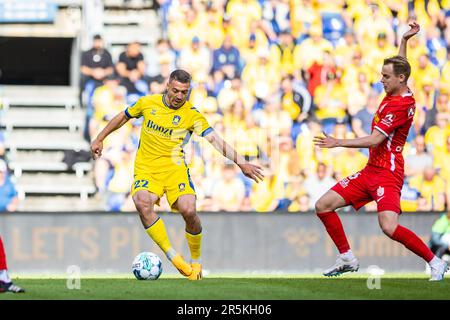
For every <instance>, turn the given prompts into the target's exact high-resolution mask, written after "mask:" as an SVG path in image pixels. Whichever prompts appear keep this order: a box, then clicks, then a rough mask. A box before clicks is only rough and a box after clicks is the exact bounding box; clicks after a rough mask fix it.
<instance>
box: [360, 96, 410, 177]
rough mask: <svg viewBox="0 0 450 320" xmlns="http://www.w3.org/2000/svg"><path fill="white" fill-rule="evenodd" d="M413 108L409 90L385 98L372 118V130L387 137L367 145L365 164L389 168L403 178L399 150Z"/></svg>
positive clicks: (402, 162) (400, 152) (401, 147)
mask: <svg viewBox="0 0 450 320" xmlns="http://www.w3.org/2000/svg"><path fill="white" fill-rule="evenodd" d="M415 111H416V105H415V100H414V97H413V94H412V93H411V92H410V91H408V93H406V94H404V95H403V96H386V97H384V99H383V101H381V103H380V106H379V107H378V110H377V112H376V113H375V116H374V118H373V120H372V131H373V130H374V129H375V130H378V131H380V132H381V133H382V134H384V135H385V136H386V139H385V140H384V141H383V142H382V143H380V144H379V145H378V146H376V147H373V148H370V156H369V162H368V165H371V166H375V167H382V168H385V169H388V170H390V171H392V173H393V174H394V175H395V176H396V177H397V178H399V179H401V180H402V181H403V173H404V164H405V162H404V160H403V155H402V151H403V147H404V146H405V142H406V138H407V136H408V133H409V129H410V127H411V124H412V122H413V118H414V113H415Z"/></svg>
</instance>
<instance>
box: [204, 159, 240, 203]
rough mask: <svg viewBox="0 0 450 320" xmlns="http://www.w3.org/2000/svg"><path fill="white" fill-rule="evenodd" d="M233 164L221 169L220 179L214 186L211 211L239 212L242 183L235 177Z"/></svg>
mask: <svg viewBox="0 0 450 320" xmlns="http://www.w3.org/2000/svg"><path fill="white" fill-rule="evenodd" d="M236 173H237V172H236V167H235V165H234V163H227V164H225V166H224V167H223V171H222V175H221V176H222V179H221V180H220V181H218V182H217V183H216V184H215V185H214V189H213V193H212V202H213V204H212V209H213V211H239V210H240V208H241V205H242V202H243V200H244V195H245V193H244V183H243V182H242V181H241V180H240V179H239V178H238V177H237V174H236Z"/></svg>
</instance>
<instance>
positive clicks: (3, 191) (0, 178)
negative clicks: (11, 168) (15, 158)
mask: <svg viewBox="0 0 450 320" xmlns="http://www.w3.org/2000/svg"><path fill="white" fill-rule="evenodd" d="M18 204H19V198H18V197H17V190H16V188H15V186H14V184H13V183H12V181H11V179H10V178H9V175H8V167H7V165H6V162H5V161H3V160H1V159H0V212H1V211H16V210H17V206H18Z"/></svg>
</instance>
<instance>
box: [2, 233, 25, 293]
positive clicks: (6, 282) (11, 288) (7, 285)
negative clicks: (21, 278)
mask: <svg viewBox="0 0 450 320" xmlns="http://www.w3.org/2000/svg"><path fill="white" fill-rule="evenodd" d="M3 292H13V293H20V292H25V290H23V289H22V288H20V287H18V286H16V285H15V284H13V283H12V281H11V278H10V277H9V275H8V267H7V266H6V255H5V248H4V247H3V241H2V238H1V237H0V293H3Z"/></svg>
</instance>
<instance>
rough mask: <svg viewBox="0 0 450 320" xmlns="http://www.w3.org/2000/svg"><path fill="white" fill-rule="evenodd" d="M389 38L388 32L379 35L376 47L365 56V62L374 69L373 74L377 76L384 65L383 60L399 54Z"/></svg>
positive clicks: (371, 48)
mask: <svg viewBox="0 0 450 320" xmlns="http://www.w3.org/2000/svg"><path fill="white" fill-rule="evenodd" d="M391 30H392V29H391ZM373 32H374V31H373V30H371V31H370V33H371V34H373ZM388 37H389V35H388V34H386V32H380V33H378V34H377V39H376V43H375V45H374V46H372V47H370V50H369V51H368V52H366V54H365V62H366V63H368V64H369V66H371V67H372V72H373V73H374V74H376V75H379V73H380V66H382V65H383V60H384V59H386V58H387V57H392V56H395V55H396V54H397V53H398V52H397V49H396V48H395V47H394V45H393V43H392V41H389V40H388Z"/></svg>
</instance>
